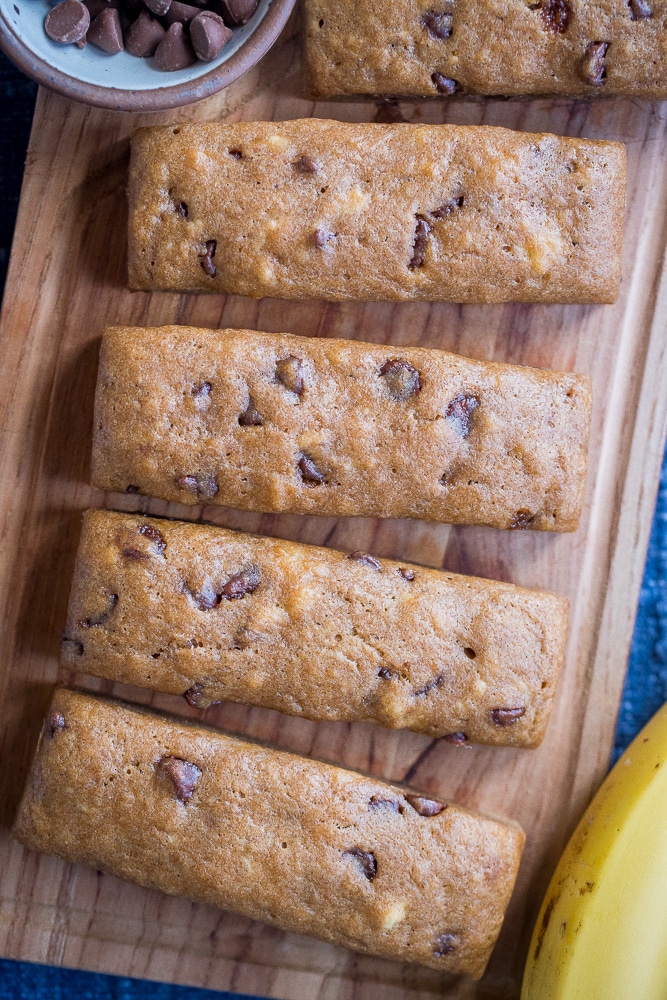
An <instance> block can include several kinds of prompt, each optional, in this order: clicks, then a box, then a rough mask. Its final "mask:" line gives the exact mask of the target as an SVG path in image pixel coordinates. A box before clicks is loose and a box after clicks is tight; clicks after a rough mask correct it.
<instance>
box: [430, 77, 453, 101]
mask: <svg viewBox="0 0 667 1000" xmlns="http://www.w3.org/2000/svg"><path fill="white" fill-rule="evenodd" d="M431 79H432V80H433V83H434V85H435V89H436V90H437V91H438V93H439V94H446V95H447V96H448V97H451V96H452V94H455V93H456V91H457V90H460V86H459V84H458V83H457V82H456V80H452V79H451V78H450V77H448V76H443V75H442V73H432V74H431Z"/></svg>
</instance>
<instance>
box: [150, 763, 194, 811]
mask: <svg viewBox="0 0 667 1000" xmlns="http://www.w3.org/2000/svg"><path fill="white" fill-rule="evenodd" d="M158 767H159V768H160V769H161V770H162V771H163V773H164V774H166V775H167V777H168V778H169V780H170V781H171V783H172V785H173V786H174V791H175V792H176V798H177V799H178V801H179V802H187V801H188V800H189V799H190V798H192V793H193V792H194V790H195V785H196V784H197V782H198V781H199V779H200V778H201V774H202V773H201V771H200V769H199V768H198V767H197V765H196V764H191V763H190V761H189V760H182V759H181V758H180V757H163V758H162V759H161V760H160V761H159V762H158Z"/></svg>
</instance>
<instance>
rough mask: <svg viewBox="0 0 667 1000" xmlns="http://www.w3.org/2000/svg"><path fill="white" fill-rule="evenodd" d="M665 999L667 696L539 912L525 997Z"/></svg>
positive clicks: (604, 789)
mask: <svg viewBox="0 0 667 1000" xmlns="http://www.w3.org/2000/svg"><path fill="white" fill-rule="evenodd" d="M658 998H660V1000H667V704H665V705H663V707H662V708H661V709H660V710H659V711H658V712H657V714H656V715H655V716H654V717H653V718H652V719H651V721H650V722H649V723H648V724H647V725H646V726H645V728H644V729H643V730H642V731H641V732H640V734H639V735H638V736H637V737H636V739H635V740H634V741H633V742H632V743H631V744H630V746H629V747H628V749H627V750H626V751H625V753H624V754H623V756H622V757H621V758H620V759H619V760H618V762H617V763H616V766H615V767H614V768H613V770H612V771H611V772H610V774H609V775H608V776H607V778H606V779H605V781H604V782H603V784H602V785H601V787H600V789H599V791H598V792H597V794H596V795H595V797H594V798H593V801H592V802H591V804H590V806H589V807H588V809H587V810H586V812H585V813H584V816H583V817H582V819H581V821H580V823H579V825H578V826H577V828H576V830H575V831H574V834H573V835H572V838H571V839H570V842H569V843H568V845H567V847H566V848H565V851H564V853H563V856H562V857H561V859H560V862H559V863H558V867H557V868H556V871H555V873H554V876H553V878H552V880H551V884H550V885H549V888H548V890H547V894H546V896H545V898H544V902H543V903H542V908H541V910H540V913H539V915H538V918H537V923H536V925H535V930H534V932H533V937H532V940H531V943H530V951H529V953H528V960H527V963H526V969H525V974H524V980H523V986H522V990H521V1000H658Z"/></svg>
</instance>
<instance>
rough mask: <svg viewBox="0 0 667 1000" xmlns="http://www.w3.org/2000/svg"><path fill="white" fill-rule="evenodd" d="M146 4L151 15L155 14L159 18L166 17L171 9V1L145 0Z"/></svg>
mask: <svg viewBox="0 0 667 1000" xmlns="http://www.w3.org/2000/svg"><path fill="white" fill-rule="evenodd" d="M144 4H145V5H146V7H148V9H149V11H150V12H151V14H155V15H156V16H157V17H164V15H165V14H166V13H167V11H168V10H169V8H170V7H171V0H144Z"/></svg>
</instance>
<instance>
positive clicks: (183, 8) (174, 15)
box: [167, 0, 201, 24]
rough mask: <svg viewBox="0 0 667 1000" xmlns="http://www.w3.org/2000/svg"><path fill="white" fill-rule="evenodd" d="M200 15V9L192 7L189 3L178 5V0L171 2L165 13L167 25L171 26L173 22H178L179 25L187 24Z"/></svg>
mask: <svg viewBox="0 0 667 1000" xmlns="http://www.w3.org/2000/svg"><path fill="white" fill-rule="evenodd" d="M200 13H201V8H200V7H193V6H192V4H189V3H180V0H171V4H170V6H169V10H168V11H167V21H168V23H169V24H173V23H174V22H175V21H180V23H181V24H189V23H190V21H191V20H192V19H193V17H196V16H197V14H200Z"/></svg>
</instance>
